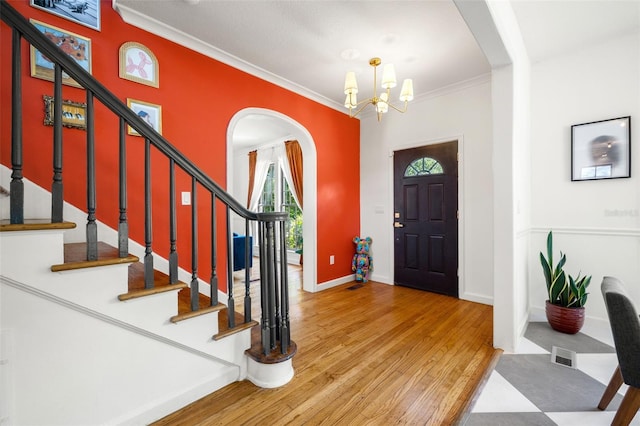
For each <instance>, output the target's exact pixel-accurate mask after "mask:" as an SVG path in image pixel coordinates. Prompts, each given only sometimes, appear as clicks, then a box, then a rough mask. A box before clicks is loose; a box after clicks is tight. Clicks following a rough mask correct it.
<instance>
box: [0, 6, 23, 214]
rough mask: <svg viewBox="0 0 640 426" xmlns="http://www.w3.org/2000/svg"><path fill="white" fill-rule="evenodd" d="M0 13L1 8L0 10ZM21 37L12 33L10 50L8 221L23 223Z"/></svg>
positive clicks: (17, 32) (14, 32)
mask: <svg viewBox="0 0 640 426" xmlns="http://www.w3.org/2000/svg"><path fill="white" fill-rule="evenodd" d="M0 12H2V8H0ZM21 42H22V35H21V34H20V31H19V30H18V29H17V28H13V31H12V50H11V183H10V184H9V192H10V193H11V200H10V201H9V220H10V221H11V223H24V183H23V182H22V56H21V50H20V45H21Z"/></svg>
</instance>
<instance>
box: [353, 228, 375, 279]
mask: <svg viewBox="0 0 640 426" xmlns="http://www.w3.org/2000/svg"><path fill="white" fill-rule="evenodd" d="M353 242H354V243H355V244H356V254H354V255H353V260H352V261H351V270H352V271H353V272H355V273H356V281H358V282H363V283H366V282H367V275H368V273H369V271H371V270H373V259H372V258H371V256H370V255H369V246H371V243H372V242H373V240H372V239H371V238H370V237H367V238H360V237H355V238H354V239H353Z"/></svg>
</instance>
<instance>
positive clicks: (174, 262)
mask: <svg viewBox="0 0 640 426" xmlns="http://www.w3.org/2000/svg"><path fill="white" fill-rule="evenodd" d="M177 239H178V235H177V225H176V172H175V161H174V160H173V158H171V159H169V284H175V283H177V282H178V252H177V251H176V241H177Z"/></svg>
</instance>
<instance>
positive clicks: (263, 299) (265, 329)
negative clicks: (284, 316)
mask: <svg viewBox="0 0 640 426" xmlns="http://www.w3.org/2000/svg"><path fill="white" fill-rule="evenodd" d="M266 227H267V225H266V222H265V221H263V220H260V221H259V222H258V241H259V243H258V244H259V250H260V307H261V311H262V312H261V313H260V337H261V341H262V351H263V353H264V354H265V355H269V353H270V352H271V350H270V347H271V343H270V342H269V328H270V324H269V291H268V277H267V269H268V268H267V241H266V239H267V238H266V234H267V232H266Z"/></svg>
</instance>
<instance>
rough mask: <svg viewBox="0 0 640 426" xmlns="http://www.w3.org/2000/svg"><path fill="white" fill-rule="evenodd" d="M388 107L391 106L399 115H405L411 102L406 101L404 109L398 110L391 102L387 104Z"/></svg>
mask: <svg viewBox="0 0 640 426" xmlns="http://www.w3.org/2000/svg"><path fill="white" fill-rule="evenodd" d="M387 105H389V106H390V107H391V108H393V109H395V110H396V111H398V112H399V113H403V114H404V113H405V112H407V106H408V105H409V101H404V108H402V109H400V108H398V107H397V106H395V105H394V104H392V103H391V102H387Z"/></svg>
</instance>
